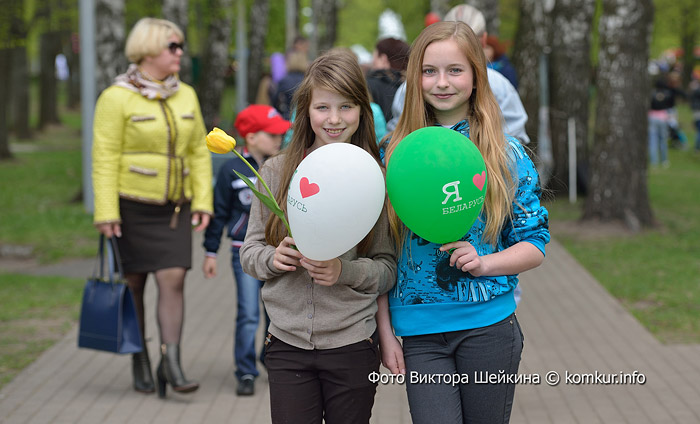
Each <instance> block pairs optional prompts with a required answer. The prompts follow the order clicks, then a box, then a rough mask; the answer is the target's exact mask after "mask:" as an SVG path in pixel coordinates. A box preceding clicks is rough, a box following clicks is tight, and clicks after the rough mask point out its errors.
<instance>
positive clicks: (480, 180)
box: [472, 171, 486, 190]
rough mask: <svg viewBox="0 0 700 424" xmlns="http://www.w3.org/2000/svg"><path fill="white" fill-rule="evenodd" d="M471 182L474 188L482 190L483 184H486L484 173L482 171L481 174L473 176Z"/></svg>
mask: <svg viewBox="0 0 700 424" xmlns="http://www.w3.org/2000/svg"><path fill="white" fill-rule="evenodd" d="M472 181H473V182H474V185H475V186H476V188H478V189H479V190H481V189H483V188H484V183H486V171H482V172H481V174H474V178H472Z"/></svg>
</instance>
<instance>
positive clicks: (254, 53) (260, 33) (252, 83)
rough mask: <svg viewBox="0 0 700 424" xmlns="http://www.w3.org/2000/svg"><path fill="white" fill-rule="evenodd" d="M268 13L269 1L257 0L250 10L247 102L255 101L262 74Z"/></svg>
mask: <svg viewBox="0 0 700 424" xmlns="http://www.w3.org/2000/svg"><path fill="white" fill-rule="evenodd" d="M269 15H270V2H269V1H268V0H257V1H256V2H255V3H253V6H252V8H251V10H250V37H249V39H248V51H249V52H250V53H249V55H248V83H247V85H248V103H249V104H253V103H255V97H256V96H257V94H258V86H259V85H260V79H261V78H262V75H263V61H264V60H265V37H266V35H267V24H268V20H269Z"/></svg>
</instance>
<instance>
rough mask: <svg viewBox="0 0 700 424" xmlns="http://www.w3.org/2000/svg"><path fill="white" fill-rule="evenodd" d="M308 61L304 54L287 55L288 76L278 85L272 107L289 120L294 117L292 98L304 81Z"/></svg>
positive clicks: (293, 53)
mask: <svg viewBox="0 0 700 424" xmlns="http://www.w3.org/2000/svg"><path fill="white" fill-rule="evenodd" d="M307 67H308V61H307V59H306V55H305V54H304V53H302V52H291V53H289V54H288V55H287V74H286V75H285V76H284V77H283V78H282V79H281V80H280V82H279V83H277V89H276V91H275V94H274V96H273V97H272V105H273V106H274V107H275V109H277V111H278V112H279V113H280V114H281V115H282V118H284V119H286V120H289V119H290V118H291V116H292V98H293V97H294V92H295V91H296V89H297V87H299V84H301V81H302V80H303V79H304V74H305V73H306V68H307Z"/></svg>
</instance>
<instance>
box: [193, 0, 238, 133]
mask: <svg viewBox="0 0 700 424" xmlns="http://www.w3.org/2000/svg"><path fill="white" fill-rule="evenodd" d="M209 6H210V7H209V10H210V11H211V12H212V13H211V14H210V15H211V16H210V22H209V32H208V35H207V43H206V47H205V50H204V57H203V60H202V63H203V66H202V78H201V82H200V84H199V90H198V94H199V101H200V105H201V108H202V116H203V117H204V124H205V125H206V127H207V130H211V129H212V128H213V127H214V126H215V125H216V124H217V121H218V113H219V105H220V104H221V97H222V94H223V92H224V84H225V80H224V77H225V75H226V71H227V69H228V65H229V63H228V49H229V45H230V44H231V23H232V18H233V17H232V16H231V10H232V0H209Z"/></svg>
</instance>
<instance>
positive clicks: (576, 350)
mask: <svg viewBox="0 0 700 424" xmlns="http://www.w3.org/2000/svg"><path fill="white" fill-rule="evenodd" d="M195 246H196V248H195V254H196V257H195V262H194V263H195V264H196V266H197V267H198V266H199V264H201V249H200V248H199V239H196V241H195ZM227 256H228V255H226V254H224V255H220V258H221V259H220V262H219V269H220V270H221V271H222V272H220V275H219V276H218V277H217V278H215V279H212V280H205V279H204V278H203V276H202V273H201V271H200V270H199V269H197V268H195V269H194V270H193V271H192V272H191V273H190V274H189V277H188V284H187V289H186V290H187V293H186V300H187V303H186V316H187V318H186V325H185V330H184V344H183V354H182V356H183V367H184V369H185V370H186V373H187V375H188V376H189V377H190V378H197V379H199V381H200V382H201V384H202V386H201V388H200V390H199V391H197V392H195V393H194V394H190V395H178V394H173V393H172V392H170V391H169V392H168V398H167V399H166V400H164V401H161V400H159V399H158V398H157V396H156V395H142V394H138V393H136V392H134V391H132V390H131V374H130V360H129V356H116V355H111V354H107V353H100V352H94V351H90V350H84V349H78V348H77V347H76V334H77V328H74V329H73V330H72V331H71V332H70V333H69V334H68V335H67V336H66V337H64V338H63V339H62V340H61V341H59V342H58V343H57V344H56V345H54V346H53V347H52V348H51V349H50V350H48V351H47V352H46V353H45V354H44V355H42V356H41V357H40V358H39V359H38V360H37V361H36V362H34V363H33V364H32V365H30V366H29V367H27V368H26V369H25V370H24V371H23V372H22V373H21V374H19V375H18V376H17V377H16V378H15V379H14V380H13V381H12V382H11V383H10V384H8V385H7V386H5V388H4V389H2V391H0V423H7V424H11V423H12V424H14V423H36V424H39V423H90V424H92V423H168V424H172V423H232V424H235V423H245V424H248V423H269V422H270V418H269V397H268V394H267V391H268V390H267V383H266V378H265V376H264V374H263V375H262V376H261V377H262V378H259V379H258V382H257V387H256V394H255V396H252V397H237V396H236V395H235V378H234V377H233V374H232V373H233V364H232V359H231V358H232V346H233V335H232V332H233V321H234V317H235V290H234V285H233V284H232V277H231V276H230V273H229V268H230V267H229V264H228V258H227ZM86 264H87V265H86ZM70 268H72V269H71V270H69V271H70V272H68V274H70V275H75V274H78V275H79V276H81V277H82V276H84V275H85V274H86V273H89V272H90V270H91V267H90V266H89V263H86V262H85V261H82V262H80V261H79V262H76V263H74V264H71V266H70ZM78 271H79V272H78ZM36 272H42V273H44V272H47V270H46V269H42V270H38V271H36ZM48 272H56V273H60V272H65V270H63V269H61V268H60V267H54V268H52V269H49V270H48ZM521 281H522V285H523V289H524V293H523V294H524V296H523V302H522V304H521V306H520V308H519V309H518V317H519V319H520V322H521V324H522V326H523V331H524V333H525V350H524V352H523V361H522V364H521V369H520V372H521V375H526V374H530V375H537V376H539V377H540V378H541V384H539V385H534V384H522V385H519V386H518V388H517V390H516V397H515V399H516V400H515V405H514V410H513V416H512V419H511V422H512V423H516V424H521V423H533V424H534V423H536V424H545V423H556V424H563V423H585V424H590V423H605V424H608V423H613V424H615V423H634V424H641V423H655V424H656V423H693V424H696V423H700V401H698V400H699V399H700V384H698V383H699V382H700V346H699V345H684V346H665V345H661V344H660V343H659V342H658V341H657V340H655V339H654V338H653V337H652V336H651V334H650V333H649V332H648V331H647V330H646V329H644V328H643V327H642V326H641V325H640V324H639V323H638V322H637V321H636V320H635V319H634V318H632V316H630V314H628V313H627V312H626V311H625V310H624V309H623V307H622V306H621V305H620V304H619V303H618V302H617V301H616V300H615V299H613V298H612V297H611V296H610V295H609V294H608V293H607V292H606V291H605V290H604V289H603V288H602V287H601V286H600V285H599V284H598V283H597V282H596V281H595V280H594V279H593V278H592V277H591V276H590V275H589V274H588V273H587V272H586V271H585V270H584V269H583V268H582V267H581V266H580V265H579V264H578V263H577V262H576V261H575V260H573V259H572V257H571V256H570V255H569V254H568V253H566V252H565V251H564V249H563V248H562V246H561V245H559V244H558V243H557V242H556V241H554V242H552V243H551V244H550V245H549V246H548V257H547V259H546V260H545V262H544V265H543V266H541V267H540V268H538V269H536V270H533V271H530V272H528V273H525V274H524V275H523V276H522V279H521ZM147 302H148V305H147V314H148V317H147V327H148V333H149V335H150V336H151V337H152V339H151V340H150V341H149V343H148V347H149V349H150V352H151V358H153V359H154V360H155V359H156V352H157V343H156V341H155V338H157V337H154V336H155V334H156V331H155V330H156V324H155V321H154V308H153V304H154V302H155V289H154V286H153V284H149V287H148V290H147ZM552 371H554V372H557V373H559V375H560V376H561V383H559V385H557V386H550V385H548V384H546V383H545V376H546V375H547V373H549V372H552ZM635 371H636V372H638V373H641V374H642V375H643V377H644V378H645V384H643V385H641V384H619V385H604V384H571V383H570V384H566V373H569V374H573V375H574V376H573V377H571V379H570V380H569V381H570V382H580V381H581V380H582V379H587V378H591V377H593V378H595V373H596V372H598V373H602V374H614V375H617V376H620V375H621V374H620V373H623V374H624V373H628V374H632V373H633V372H635ZM635 375H636V374H635ZM605 378H606V379H607V378H608V377H605ZM618 378H619V377H618ZM436 408H439V405H436ZM372 423H374V424H396V423H410V416H409V413H408V404H407V401H406V395H405V388H404V387H403V386H399V385H385V386H380V387H379V389H378V394H377V397H376V403H375V407H374V411H373V417H372ZM438 424H440V423H438Z"/></svg>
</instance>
